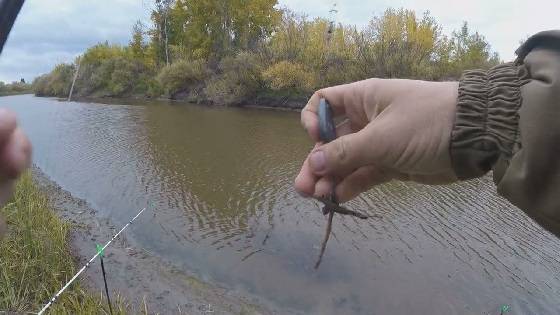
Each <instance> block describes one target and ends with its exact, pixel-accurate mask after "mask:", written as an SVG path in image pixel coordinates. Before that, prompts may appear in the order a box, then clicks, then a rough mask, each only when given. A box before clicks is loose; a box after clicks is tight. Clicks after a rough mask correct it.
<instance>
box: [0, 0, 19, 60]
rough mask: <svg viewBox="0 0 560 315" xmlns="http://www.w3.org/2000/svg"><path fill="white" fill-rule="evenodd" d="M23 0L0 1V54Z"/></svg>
mask: <svg viewBox="0 0 560 315" xmlns="http://www.w3.org/2000/svg"><path fill="white" fill-rule="evenodd" d="M23 2H24V0H0V54H1V53H2V48H4V44H5V43H6V40H7V39H8V35H9V34H10V31H11V30H12V26H13V25H14V22H15V20H16V17H17V16H18V13H19V10H20V9H21V6H22V5H23Z"/></svg>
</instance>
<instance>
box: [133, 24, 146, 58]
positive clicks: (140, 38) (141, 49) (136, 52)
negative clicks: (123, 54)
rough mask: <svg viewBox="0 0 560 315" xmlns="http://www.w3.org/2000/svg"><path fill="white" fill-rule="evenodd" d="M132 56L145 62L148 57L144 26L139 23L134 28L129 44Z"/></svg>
mask: <svg viewBox="0 0 560 315" xmlns="http://www.w3.org/2000/svg"><path fill="white" fill-rule="evenodd" d="M129 47H130V50H131V52H132V56H133V57H134V58H137V59H140V60H144V59H145V57H146V45H145V44H144V24H142V22H141V21H137V22H136V24H134V26H133V27H132V39H131V41H130V43H129Z"/></svg>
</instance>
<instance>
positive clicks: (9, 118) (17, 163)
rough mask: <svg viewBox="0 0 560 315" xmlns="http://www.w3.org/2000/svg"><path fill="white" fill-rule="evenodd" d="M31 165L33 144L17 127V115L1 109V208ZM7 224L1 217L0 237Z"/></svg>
mask: <svg viewBox="0 0 560 315" xmlns="http://www.w3.org/2000/svg"><path fill="white" fill-rule="evenodd" d="M30 163H31V143H30V142H29V140H28V139H27V137H26V136H25V134H24V133H23V131H22V130H21V128H19V127H18V126H17V121H16V115H15V114H14V113H13V112H11V111H9V110H6V109H0V207H1V206H4V205H5V204H6V202H7V201H8V200H9V199H10V197H11V196H12V193H13V189H14V183H15V179H16V178H17V177H18V176H19V175H20V174H21V173H22V172H23V171H24V170H25V169H26V168H27V167H28V166H29V164H30ZM4 230H5V224H4V222H3V220H2V218H1V217H0V237H1V236H2V234H3V233H4Z"/></svg>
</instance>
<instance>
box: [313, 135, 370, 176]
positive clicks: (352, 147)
mask: <svg viewBox="0 0 560 315" xmlns="http://www.w3.org/2000/svg"><path fill="white" fill-rule="evenodd" d="M370 129H371V128H367V127H366V128H364V129H362V130H360V131H359V132H356V133H351V134H348V135H344V136H342V137H340V138H337V139H336V140H334V141H332V142H330V143H327V144H324V145H322V146H320V147H318V148H317V149H315V150H313V152H311V155H310V157H309V165H310V167H311V170H312V171H313V173H314V174H315V175H318V176H325V175H334V176H337V177H344V176H346V175H348V174H350V173H352V172H353V171H354V170H356V169H357V168H359V167H361V166H365V165H369V164H374V163H375V162H376V161H375V160H376V155H377V154H376V152H375V151H378V150H376V149H372V148H375V147H376V142H378V141H377V140H376V138H378V137H377V136H376V134H375V133H372V132H371V131H372V130H370Z"/></svg>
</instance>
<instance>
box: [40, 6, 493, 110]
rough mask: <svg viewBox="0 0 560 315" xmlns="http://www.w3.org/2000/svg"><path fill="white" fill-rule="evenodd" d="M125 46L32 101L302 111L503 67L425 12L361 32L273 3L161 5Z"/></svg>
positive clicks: (61, 70) (96, 50)
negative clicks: (370, 90)
mask: <svg viewBox="0 0 560 315" xmlns="http://www.w3.org/2000/svg"><path fill="white" fill-rule="evenodd" d="M151 21H152V25H151V26H149V27H147V26H145V25H143V24H142V23H141V22H138V23H137V24H136V25H135V26H134V27H133V30H132V38H131V40H130V43H129V44H128V45H126V46H122V45H114V44H109V43H100V44H97V45H95V46H93V47H90V48H89V49H87V50H86V51H85V53H84V54H83V55H81V56H79V57H78V58H76V60H74V62H73V63H63V64H59V65H57V66H56V67H55V68H54V69H53V70H52V71H51V72H50V73H48V74H45V75H42V76H40V77H38V78H36V79H35V81H34V82H33V89H34V92H35V93H36V95H38V96H58V97H67V96H68V93H69V90H70V86H71V82H72V78H73V76H74V73H75V70H76V68H77V65H78V63H80V70H79V75H78V79H77V81H76V85H75V87H74V95H76V96H78V97H142V98H143V97H146V98H158V97H161V98H170V99H180V100H185V101H189V102H194V103H201V104H214V105H226V106H241V105H260V106H273V107H286V108H301V107H302V106H303V105H304V104H305V103H306V100H307V99H308V97H309V96H310V95H311V93H313V91H315V90H317V89H319V88H321V87H324V86H332V85H337V84H342V83H347V82H352V81H357V80H361V79H365V78H371V77H379V78H392V77H399V78H417V79H428V80H447V79H456V78H458V77H459V75H460V73H461V72H462V71H463V70H464V69H472V68H488V67H490V66H493V65H495V64H498V63H499V62H500V60H499V58H498V55H497V54H496V53H493V52H492V51H491V48H490V45H489V44H488V42H487V41H486V40H485V38H484V36H482V35H481V34H479V33H478V32H473V31H471V30H470V29H469V27H468V25H467V23H466V22H465V23H464V25H463V27H462V28H461V29H459V30H457V31H454V32H452V34H450V35H446V34H444V33H443V32H442V26H441V25H440V24H439V23H438V22H437V21H436V20H435V18H434V17H432V16H431V15H430V14H429V13H428V12H426V13H424V14H423V15H422V16H417V15H416V13H415V12H414V11H412V10H406V9H387V10H386V11H385V12H384V13H382V14H380V15H375V16H373V17H372V19H371V20H370V22H369V24H368V25H367V26H366V27H364V28H358V27H356V26H354V25H343V24H340V23H337V22H336V21H333V19H331V20H329V19H327V18H315V19H309V18H307V17H306V16H304V15H299V14H297V13H294V12H293V11H290V10H288V9H282V8H278V4H277V1H276V0H250V1H226V2H224V1H220V0H210V1H197V0H176V1H172V0H167V1H158V2H157V5H156V7H155V9H154V10H153V11H152V14H151Z"/></svg>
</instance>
